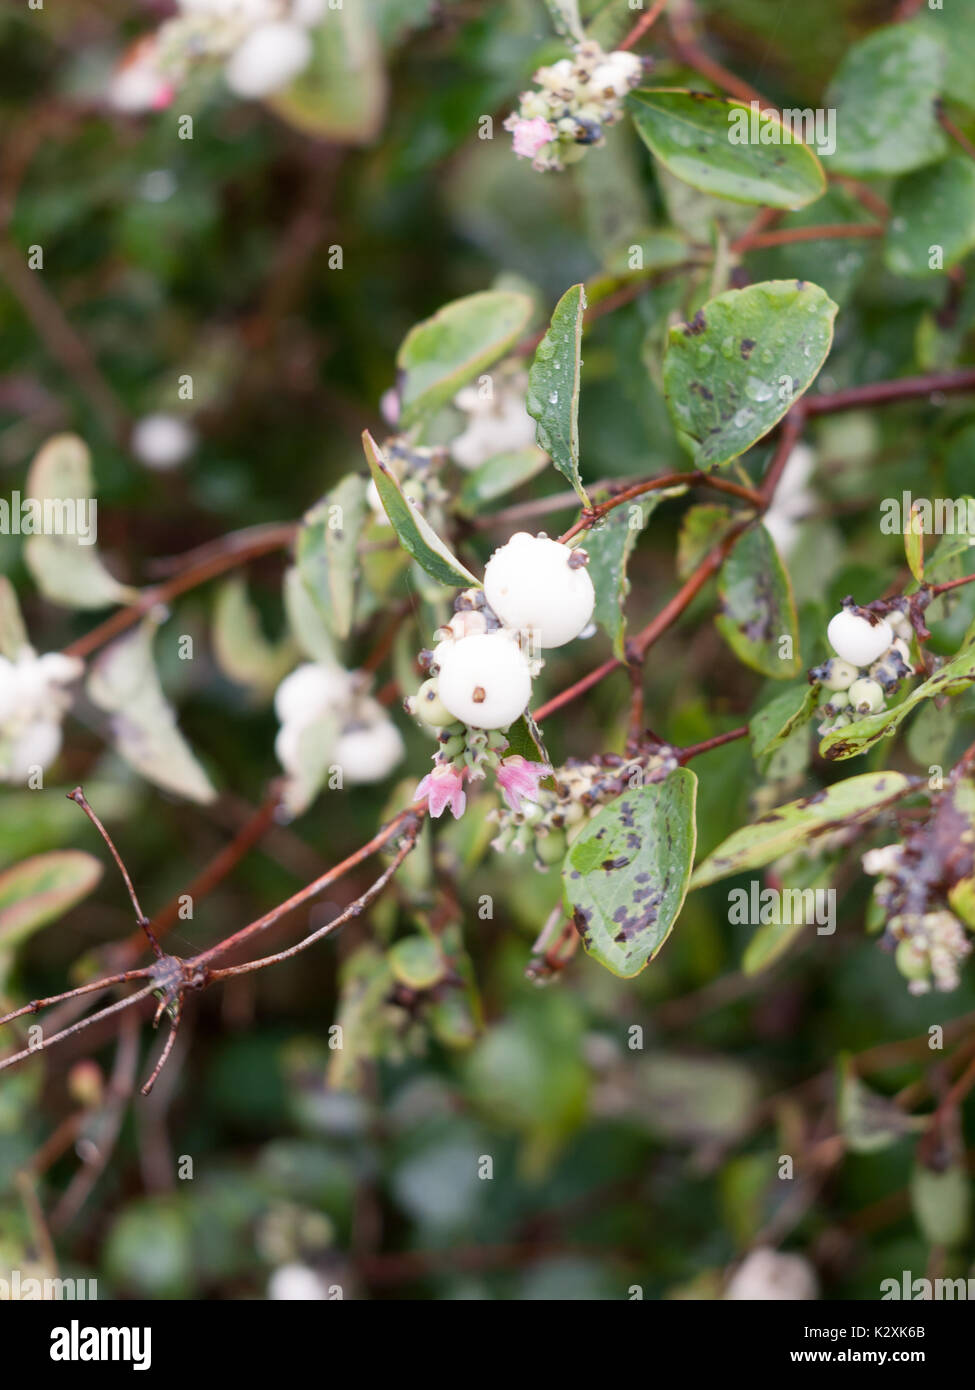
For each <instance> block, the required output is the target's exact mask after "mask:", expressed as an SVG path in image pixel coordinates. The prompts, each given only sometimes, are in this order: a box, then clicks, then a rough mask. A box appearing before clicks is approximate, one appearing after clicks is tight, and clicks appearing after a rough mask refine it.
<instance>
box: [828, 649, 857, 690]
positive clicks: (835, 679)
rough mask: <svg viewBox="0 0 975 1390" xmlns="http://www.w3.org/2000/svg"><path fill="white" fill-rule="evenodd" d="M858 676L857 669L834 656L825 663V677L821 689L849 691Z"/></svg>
mask: <svg viewBox="0 0 975 1390" xmlns="http://www.w3.org/2000/svg"><path fill="white" fill-rule="evenodd" d="M858 674H859V672H858V670H857V668H856V667H855V666H853V665H852V664H851V663H850V662H849V661H844V660H843V659H842V657H839V656H834V657H833V658H832V659H831V660H830V661H827V663H826V675H825V677H824V679H823V682H822V684H823V688H824V689H825V690H849V688H850V686H851V685H852V684H853V682H854V681H855V680H856V678H857V676H858Z"/></svg>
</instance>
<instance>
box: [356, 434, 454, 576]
mask: <svg viewBox="0 0 975 1390" xmlns="http://www.w3.org/2000/svg"><path fill="white" fill-rule="evenodd" d="M362 446H363V448H364V449H365V451H366V459H367V460H368V463H369V468H370V470H371V472H372V476H373V478H374V480H375V483H376V489H377V491H378V493H379V500H380V501H381V502H382V504H383V508H384V509H385V512H386V515H387V516H388V517H389V519H390V522H391V523H392V526H393V530H394V531H395V532H396V535H397V536H398V537H399V543H400V545H401V546H402V547H403V549H404V550H405V551H406V552H407V554H409V555H412V556H413V559H414V560H415V561H416V562H417V564H418V565H419V566H420V568H421V569H423V570H425V571H426V573H427V574H429V575H430V576H431V578H433V579H435V580H436V581H437V582H438V583H439V584H446V585H449V586H450V587H451V588H454V589H456V588H457V586H458V585H461V586H463V587H464V588H465V589H466V588H469V587H470V585H472V584H474V585H476V586H477V587H478V588H480V586H481V581H480V580H479V579H476V578H475V577H474V575H473V574H471V572H470V570H469V569H466V568H465V566H464V565H462V564H461V562H460V561H459V560H458V559H457V557H456V556H455V555H453V554H451V552H450V550H449V549H448V547H447V546H446V545H445V544H444V542H443V541H442V540H441V539H440V537H439V536H438V535H437V533H436V532H435V531H434V529H433V527H432V526H431V525H430V523H429V522H428V521H427V520H426V518H425V517H424V516H422V515H421V513H420V511H419V509H418V508H417V507H416V506H414V504H413V503H412V502H410V501H409V499H408V498H407V497H406V496H405V495H404V493H403V489H402V488H401V487H400V485H399V482H398V480H397V478H396V476H395V475H394V473H393V471H392V469H391V468H390V467H389V465H388V463H387V462H386V460H385V459H384V458H383V455H382V451H381V450H380V448H379V446H378V444H377V443H376V441H375V440H374V439H373V437H372V435H371V434H370V433H369V431H368V430H365V431H364V432H363V435H362Z"/></svg>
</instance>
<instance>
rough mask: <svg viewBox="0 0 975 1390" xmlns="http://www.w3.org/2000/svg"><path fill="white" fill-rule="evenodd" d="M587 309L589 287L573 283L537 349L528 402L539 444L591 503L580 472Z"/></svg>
mask: <svg viewBox="0 0 975 1390" xmlns="http://www.w3.org/2000/svg"><path fill="white" fill-rule="evenodd" d="M585 312H586V291H585V287H584V286H582V285H573V286H572V288H571V289H570V290H566V292H565V294H564V295H563V296H562V298H561V299H560V300H559V302H558V304H556V306H555V311H554V312H553V314H552V322H551V323H550V324H549V326H548V330H547V331H546V333H545V336H544V338H543V339H542V341H541V342H540V343H539V345H538V347H537V348H536V349H535V360H534V362H533V363H532V365H531V369H530V370H529V373H528V396H527V399H526V401H525V406H526V408H527V410H528V414H529V415H530V416H531V417H532V419H534V420H536V421H537V423H538V429H537V432H536V435H535V437H536V439H537V440H538V443H539V444H540V445H541V447H542V448H543V449H545V450H546V451H547V452H548V453H549V454H550V455H551V458H552V462H553V463H554V465H555V467H556V468H557V469H558V470H559V472H560V473H561V474H562V476H563V477H564V478H568V480H569V482H570V483H571V484H572V486H573V487H574V488H575V490H576V492H577V493H578V494H579V497H580V500H581V501H582V504H583V506H588V505H589V498H588V497H587V495H586V490H585V488H584V487H583V486H582V479H581V477H580V475H579V386H580V382H581V373H582V358H581V356H580V348H581V345H582V325H583V320H584V317H585Z"/></svg>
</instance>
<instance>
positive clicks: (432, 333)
mask: <svg viewBox="0 0 975 1390" xmlns="http://www.w3.org/2000/svg"><path fill="white" fill-rule="evenodd" d="M531 316H532V301H531V300H530V299H529V297H528V295H526V294H519V293H518V292H517V291H515V290H485V291H483V292H482V293H480V294H470V295H468V296H467V297H466V298H465V299H455V300H454V302H453V303H452V304H446V305H445V306H444V307H443V308H442V309H439V310H438V311H437V313H435V314H434V315H433V317H432V318H429V319H424V321H423V322H422V323H418V324H417V325H416V327H415V328H412V329H410V331H409V333H407V335H406V337H405V338H404V339H403V342H402V344H401V346H400V350H399V352H398V354H397V356H396V365H397V367H398V368H399V387H400V400H401V404H402V416H401V421H400V423H401V424H402V425H403V426H404V427H408V426H410V425H413V424H415V423H417V421H419V420H422V419H424V418H425V417H427V416H429V415H431V414H433V413H434V411H436V410H439V409H440V407H441V406H442V405H446V403H447V402H448V401H449V400H450V399H451V398H452V397H453V396H455V395H456V394H457V392H458V391H459V390H460V388H461V387H462V386H466V385H467V383H468V382H469V381H471V380H472V379H473V378H474V377H476V376H477V374H478V373H479V372H483V371H485V370H486V369H487V368H488V367H490V366H491V364H492V363H493V362H496V361H497V360H498V358H499V357H503V356H504V354H505V353H506V352H508V350H509V349H510V348H512V347H514V345H515V343H516V342H517V341H518V339H519V338H520V337H521V335H522V334H523V333H524V331H525V329H526V328H527V327H528V323H529V321H530V319H531Z"/></svg>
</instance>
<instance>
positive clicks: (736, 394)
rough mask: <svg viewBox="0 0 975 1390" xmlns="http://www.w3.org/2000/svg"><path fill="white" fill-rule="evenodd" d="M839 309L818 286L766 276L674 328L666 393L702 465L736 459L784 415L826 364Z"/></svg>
mask: <svg viewBox="0 0 975 1390" xmlns="http://www.w3.org/2000/svg"><path fill="white" fill-rule="evenodd" d="M835 314H836V305H835V304H834V303H833V301H832V300H831V299H830V297H829V295H827V294H826V292H825V291H824V290H821V289H820V288H819V286H818V285H811V284H807V283H806V282H804V281H801V280H766V281H763V282H762V283H760V284H757V285H749V286H748V287H747V289H743V290H727V291H725V293H724V294H719V295H718V296H717V297H716V298H715V299H711V300H709V301H708V302H707V303H706V304H705V305H704V306H703V307H702V308H701V309H699V310H698V312H697V314H696V315H695V316H694V318H693V320H692V321H691V322H690V323H684V324H679V325H677V326H676V327H673V328H671V330H670V334H669V338H668V343H667V351H666V354H665V356H664V373H663V379H664V393H665V395H666V398H667V406H668V409H669V410H670V414H671V418H672V419H673V421H674V424H675V426H676V427H677V431H678V434H679V435H680V436H681V442H682V443H683V444H684V446H685V448H687V450H688V451H689V452H690V453H691V454H692V455H693V457H694V462H695V464H696V465H697V467H699V468H710V469H713V468H719V467H720V466H721V465H722V464H725V463H729V462H730V461H731V460H732V459H735V458H737V457H738V455H739V454H743V453H744V452H745V450H746V449H750V448H751V446H752V445H753V444H755V443H757V442H758V440H760V439H761V438H763V436H765V435H766V434H768V432H769V430H770V429H771V428H772V427H773V425H775V424H777V423H778V421H779V420H781V419H782V417H783V415H785V413H786V411H787V410H788V409H789V407H790V406H791V405H793V404H794V403H795V401H796V399H797V398H798V397H799V396H801V395H802V394H803V392H804V391H806V390H807V389H808V387H809V386H810V384H811V383H812V382H813V380H814V379H815V377H816V374H817V373H818V371H819V369H820V367H821V366H822V365H823V363H824V362H825V360H826V356H827V354H828V352H829V349H830V345H831V343H832V341H833V318H834V316H835Z"/></svg>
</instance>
